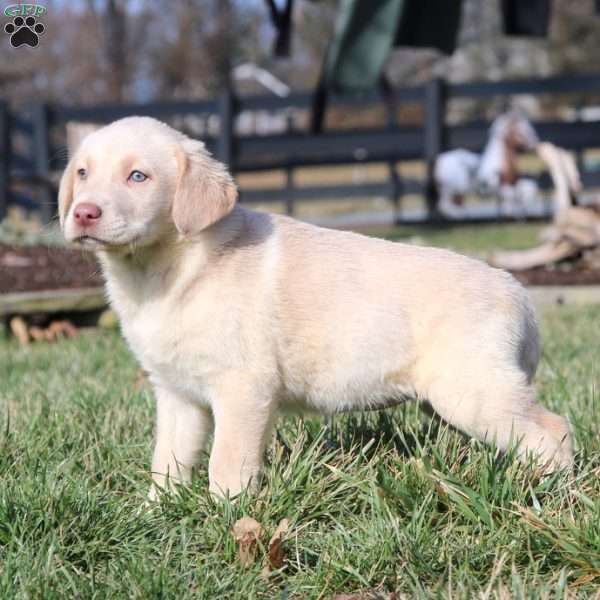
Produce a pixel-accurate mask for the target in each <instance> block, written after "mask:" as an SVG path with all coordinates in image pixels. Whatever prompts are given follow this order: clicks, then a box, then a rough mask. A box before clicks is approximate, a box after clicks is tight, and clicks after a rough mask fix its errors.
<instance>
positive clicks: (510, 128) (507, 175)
mask: <svg viewBox="0 0 600 600" xmlns="http://www.w3.org/2000/svg"><path fill="white" fill-rule="evenodd" d="M538 143H539V140H538V136H537V134H536V132H535V130H534V128H533V127H532V125H531V123H530V122H529V121H528V120H527V119H526V118H525V117H524V116H523V115H522V114H521V113H520V112H517V111H510V112H508V113H505V114H502V115H500V116H499V117H497V118H496V119H495V121H494V122H493V123H492V125H491V127H490V133H489V137H488V142H487V144H486V146H485V148H484V150H483V153H482V154H476V153H475V152H470V151H469V150H463V149H456V150H450V151H448V152H443V153H442V154H440V155H439V157H438V159H437V161H436V163H435V170H434V177H435V182H436V186H437V189H438V194H439V207H440V210H441V211H442V213H444V214H446V215H448V216H459V215H460V214H461V212H462V210H461V209H460V208H457V207H461V206H462V204H463V201H464V197H465V196H467V195H469V194H474V195H478V196H482V197H494V198H496V200H497V201H498V204H499V209H500V208H501V207H502V206H503V205H504V204H509V203H510V204H511V205H514V204H515V203H516V202H517V201H518V202H521V203H523V202H525V201H527V200H529V198H530V197H534V196H536V195H537V185H536V184H535V182H534V181H533V180H530V179H524V178H521V179H520V178H519V172H518V166H517V150H519V149H521V148H522V149H526V150H532V149H534V148H535V147H536V146H537V144H538Z"/></svg>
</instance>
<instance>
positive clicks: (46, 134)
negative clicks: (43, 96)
mask: <svg viewBox="0 0 600 600" xmlns="http://www.w3.org/2000/svg"><path fill="white" fill-rule="evenodd" d="M32 124H33V152H34V169H35V176H36V179H37V184H38V189H39V190H40V216H41V218H42V222H43V223H49V222H50V221H51V220H52V219H53V218H54V217H55V216H56V208H57V207H56V195H55V194H54V190H53V188H52V182H51V181H50V107H49V106H48V105H47V104H45V103H40V104H36V105H35V106H34V107H33V115H32Z"/></svg>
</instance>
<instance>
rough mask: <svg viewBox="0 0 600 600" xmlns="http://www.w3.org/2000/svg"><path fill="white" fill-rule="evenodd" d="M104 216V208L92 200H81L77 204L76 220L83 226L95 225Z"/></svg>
mask: <svg viewBox="0 0 600 600" xmlns="http://www.w3.org/2000/svg"><path fill="white" fill-rule="evenodd" d="M101 216H102V209H101V208H100V207H99V206H98V205H97V204H92V203H91V202H80V203H79V204H77V205H76V206H75V222H76V223H77V225H81V227H87V226H88V225H93V224H94V222H95V221H97V220H98V219H99V218H100V217H101Z"/></svg>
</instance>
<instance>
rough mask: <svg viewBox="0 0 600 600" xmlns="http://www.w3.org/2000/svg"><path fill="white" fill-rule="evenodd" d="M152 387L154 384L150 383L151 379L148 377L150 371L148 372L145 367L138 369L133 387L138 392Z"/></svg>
mask: <svg viewBox="0 0 600 600" xmlns="http://www.w3.org/2000/svg"><path fill="white" fill-rule="evenodd" d="M151 387H152V386H151V385H150V381H149V379H148V373H146V371H144V369H138V370H137V373H136V376H135V381H134V382H133V389H134V390H135V391H136V392H141V391H142V390H149V389H151Z"/></svg>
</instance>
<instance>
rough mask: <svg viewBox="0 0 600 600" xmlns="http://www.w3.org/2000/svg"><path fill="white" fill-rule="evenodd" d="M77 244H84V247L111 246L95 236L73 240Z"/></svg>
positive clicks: (81, 236)
mask: <svg viewBox="0 0 600 600" xmlns="http://www.w3.org/2000/svg"><path fill="white" fill-rule="evenodd" d="M73 241H74V242H75V243H76V244H82V245H84V246H111V245H112V244H111V242H108V241H107V240H103V239H101V238H99V237H95V236H93V235H87V234H86V235H80V236H79V237H76V238H75V239H74V240H73Z"/></svg>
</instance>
